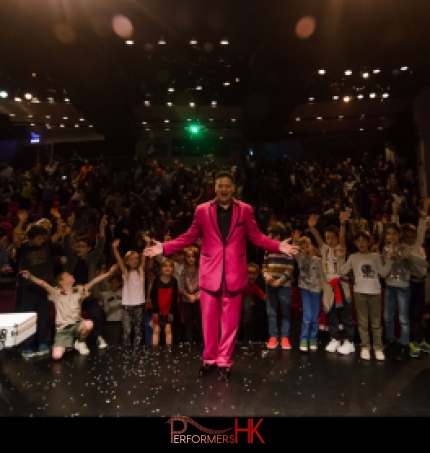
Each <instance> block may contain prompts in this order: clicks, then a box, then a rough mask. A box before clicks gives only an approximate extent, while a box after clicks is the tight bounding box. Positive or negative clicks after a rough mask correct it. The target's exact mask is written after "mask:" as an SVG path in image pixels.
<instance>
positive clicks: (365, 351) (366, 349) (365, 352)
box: [360, 348, 370, 360]
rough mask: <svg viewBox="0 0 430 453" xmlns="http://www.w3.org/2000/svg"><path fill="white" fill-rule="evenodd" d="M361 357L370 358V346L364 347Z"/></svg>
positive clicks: (363, 358)
mask: <svg viewBox="0 0 430 453" xmlns="http://www.w3.org/2000/svg"><path fill="white" fill-rule="evenodd" d="M360 357H361V359H362V360H370V351H369V348H362V349H361V351H360Z"/></svg>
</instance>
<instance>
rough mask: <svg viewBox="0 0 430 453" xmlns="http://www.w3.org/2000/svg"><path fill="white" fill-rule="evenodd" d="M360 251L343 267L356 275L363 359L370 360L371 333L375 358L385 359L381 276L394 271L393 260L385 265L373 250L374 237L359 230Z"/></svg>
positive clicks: (342, 271) (356, 244) (355, 291)
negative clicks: (371, 247) (372, 239)
mask: <svg viewBox="0 0 430 453" xmlns="http://www.w3.org/2000/svg"><path fill="white" fill-rule="evenodd" d="M354 244H355V246H356V247H357V249H358V251H357V252H355V253H352V254H351V255H349V257H348V259H347V261H346V263H344V264H342V265H341V266H340V272H341V274H344V275H346V274H348V273H349V272H350V271H352V272H353V275H354V289H353V291H354V301H355V309H356V311H357V319H358V333H359V335H360V341H361V352H360V357H361V358H362V359H363V360H370V348H371V341H370V333H369V321H370V328H371V332H372V343H373V344H372V345H373V352H374V354H375V358H376V360H378V361H382V360H385V355H384V351H383V349H384V344H383V339H382V298H381V282H380V277H386V276H387V274H388V273H389V272H390V269H391V264H392V261H391V260H387V261H386V262H383V260H382V257H381V255H380V254H379V253H375V252H371V251H370V244H371V235H370V233H369V232H368V231H364V230H363V231H359V232H358V233H357V234H356V236H355V237H354Z"/></svg>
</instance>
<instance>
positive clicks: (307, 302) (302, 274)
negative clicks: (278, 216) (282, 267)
mask: <svg viewBox="0 0 430 453" xmlns="http://www.w3.org/2000/svg"><path fill="white" fill-rule="evenodd" d="M298 243H299V246H300V252H299V253H298V254H297V255H296V256H295V258H296V260H297V263H298V267H299V278H298V286H299V288H300V295H301V299H302V305H303V314H302V327H301V332H300V346H299V348H300V351H303V352H307V351H308V348H309V349H310V350H311V351H316V350H317V349H318V345H317V335H318V318H319V313H320V307H321V289H322V285H323V281H324V279H323V277H324V272H323V267H322V261H321V258H320V257H319V256H315V253H314V247H313V245H312V241H311V239H310V238H309V237H307V236H302V237H300V239H299V241H298Z"/></svg>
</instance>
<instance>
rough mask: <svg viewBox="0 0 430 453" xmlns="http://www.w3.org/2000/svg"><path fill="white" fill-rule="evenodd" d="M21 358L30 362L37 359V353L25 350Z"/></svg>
mask: <svg viewBox="0 0 430 453" xmlns="http://www.w3.org/2000/svg"><path fill="white" fill-rule="evenodd" d="M21 357H22V358H23V359H25V360H28V359H31V358H32V357H36V353H35V352H34V351H32V350H31V349H24V350H23V351H21Z"/></svg>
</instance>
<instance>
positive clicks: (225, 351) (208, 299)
mask: <svg viewBox="0 0 430 453" xmlns="http://www.w3.org/2000/svg"><path fill="white" fill-rule="evenodd" d="M200 308H201V312H202V329H203V342H204V350H203V362H204V363H207V364H209V365H214V364H216V365H218V366H219V367H231V366H232V365H233V362H232V360H231V357H232V355H233V351H234V347H235V345H236V337H237V331H238V328H239V322H240V316H241V309H242V292H241V291H238V292H235V293H229V292H227V291H219V292H217V293H208V292H206V291H203V290H201V291H200Z"/></svg>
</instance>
